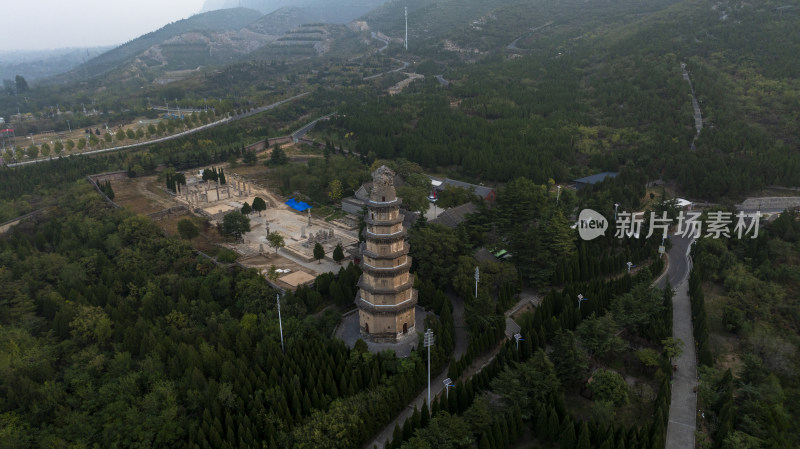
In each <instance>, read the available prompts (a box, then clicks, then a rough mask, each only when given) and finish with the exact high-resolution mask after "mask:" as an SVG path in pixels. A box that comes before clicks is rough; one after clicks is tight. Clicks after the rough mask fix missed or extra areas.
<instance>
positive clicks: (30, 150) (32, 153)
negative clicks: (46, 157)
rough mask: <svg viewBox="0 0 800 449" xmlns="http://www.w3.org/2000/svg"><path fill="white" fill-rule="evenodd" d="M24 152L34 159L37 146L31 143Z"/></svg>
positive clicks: (36, 153)
mask: <svg viewBox="0 0 800 449" xmlns="http://www.w3.org/2000/svg"><path fill="white" fill-rule="evenodd" d="M25 154H27V155H28V157H29V158H31V159H36V157H37V156H39V147H37V146H36V145H31V146H29V147H28V149H27V150H25Z"/></svg>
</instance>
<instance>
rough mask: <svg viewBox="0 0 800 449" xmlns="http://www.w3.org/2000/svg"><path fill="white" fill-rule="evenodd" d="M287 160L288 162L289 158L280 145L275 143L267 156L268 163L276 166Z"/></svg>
mask: <svg viewBox="0 0 800 449" xmlns="http://www.w3.org/2000/svg"><path fill="white" fill-rule="evenodd" d="M287 162H289V158H288V157H286V153H285V152H284V151H283V150H282V149H281V147H280V145H278V144H277V143H276V144H275V146H274V147H273V148H272V153H271V154H270V156H269V165H271V166H278V165H284V164H286V163H287Z"/></svg>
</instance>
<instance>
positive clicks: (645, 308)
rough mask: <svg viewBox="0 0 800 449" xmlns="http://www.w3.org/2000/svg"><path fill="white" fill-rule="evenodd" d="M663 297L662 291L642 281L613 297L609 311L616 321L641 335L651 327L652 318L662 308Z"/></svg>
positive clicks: (659, 312)
mask: <svg viewBox="0 0 800 449" xmlns="http://www.w3.org/2000/svg"><path fill="white" fill-rule="evenodd" d="M663 299H664V297H663V292H661V291H660V290H658V289H657V288H654V287H650V286H649V285H647V283H644V282H643V283H640V284H638V285H636V286H634V287H633V288H632V289H631V291H630V292H629V293H626V294H624V295H620V296H618V297H617V298H615V299H614V300H613V302H612V303H611V311H612V312H613V314H614V315H613V316H614V319H615V320H616V321H617V323H619V324H620V325H621V326H623V327H626V328H628V329H629V330H632V331H634V332H637V333H638V334H640V335H641V334H643V333H646V332H647V331H648V328H650V327H651V321H652V320H653V318H654V317H656V316H658V315H659V314H661V312H662V311H663V310H664V305H663Z"/></svg>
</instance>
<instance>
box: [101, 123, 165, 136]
mask: <svg viewBox="0 0 800 449" xmlns="http://www.w3.org/2000/svg"><path fill="white" fill-rule="evenodd" d="M156 131H157V130H156V125H154V124H152V123H151V124H149V125H147V134H148V135H150V136H154V135H156ZM109 135H110V134H109Z"/></svg>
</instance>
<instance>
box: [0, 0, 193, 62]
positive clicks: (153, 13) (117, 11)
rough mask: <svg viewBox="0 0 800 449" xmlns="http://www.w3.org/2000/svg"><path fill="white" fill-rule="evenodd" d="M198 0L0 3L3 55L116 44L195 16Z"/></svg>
mask: <svg viewBox="0 0 800 449" xmlns="http://www.w3.org/2000/svg"><path fill="white" fill-rule="evenodd" d="M203 1H204V0H21V1H19V0H18V1H6V0H2V1H0V5H2V10H3V18H2V22H1V23H2V25H0V30H2V45H1V46H0V48H2V49H3V50H32V49H44V48H62V47H95V46H99V45H113V44H122V43H124V42H127V41H129V40H131V39H134V38H136V37H138V36H141V35H142V34H145V33H148V32H150V31H155V30H157V29H159V28H161V27H162V26H164V25H166V24H168V23H170V22H174V21H176V20H180V19H185V18H187V17H189V16H192V15H194V14H197V13H198V12H200V9H201V8H202V6H203Z"/></svg>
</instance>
